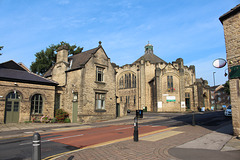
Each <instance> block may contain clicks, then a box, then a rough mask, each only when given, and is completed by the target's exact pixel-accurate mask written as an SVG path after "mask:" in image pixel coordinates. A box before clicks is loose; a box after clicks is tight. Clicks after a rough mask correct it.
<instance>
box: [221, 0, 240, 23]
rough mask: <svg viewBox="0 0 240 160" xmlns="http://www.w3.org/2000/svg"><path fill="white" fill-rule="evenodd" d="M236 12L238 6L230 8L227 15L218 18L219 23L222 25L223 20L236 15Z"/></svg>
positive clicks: (238, 8)
mask: <svg viewBox="0 0 240 160" xmlns="http://www.w3.org/2000/svg"><path fill="white" fill-rule="evenodd" d="M238 12H240V4H238V5H237V6H235V7H234V8H232V9H231V10H230V11H228V12H227V13H225V14H223V15H222V16H221V17H219V20H220V21H221V23H223V21H224V20H226V19H227V18H229V17H231V16H233V15H235V14H237V13H238Z"/></svg>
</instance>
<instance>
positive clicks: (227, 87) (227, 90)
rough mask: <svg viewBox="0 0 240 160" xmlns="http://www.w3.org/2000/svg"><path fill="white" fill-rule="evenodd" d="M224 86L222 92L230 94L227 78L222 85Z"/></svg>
mask: <svg viewBox="0 0 240 160" xmlns="http://www.w3.org/2000/svg"><path fill="white" fill-rule="evenodd" d="M223 86H224V88H223V89H224V92H225V93H226V94H227V95H230V89H229V80H228V81H226V83H225V84H224V85H223Z"/></svg>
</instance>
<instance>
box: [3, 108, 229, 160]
mask: <svg viewBox="0 0 240 160" xmlns="http://www.w3.org/2000/svg"><path fill="white" fill-rule="evenodd" d="M194 117H195V120H196V122H195V123H196V125H201V126H203V127H206V128H208V129H212V130H215V129H217V127H218V126H219V125H221V124H223V123H225V122H227V121H230V120H231V119H230V118H227V117H224V116H223V112H209V113H205V114H202V113H197V114H194ZM187 124H192V114H184V113H145V115H144V118H143V119H140V120H139V135H140V136H144V135H150V134H154V133H156V132H162V131H164V130H171V128H172V127H178V126H183V125H187ZM91 125H92V126H93V128H86V129H77V127H73V129H72V130H64V128H63V129H62V130H59V131H56V130H55V131H54V132H51V133H42V134H41V138H42V139H41V142H42V143H41V148H42V150H41V151H42V158H46V157H50V156H52V155H56V154H59V153H63V152H68V151H72V150H77V149H82V148H91V147H96V146H101V145H105V144H109V143H115V142H118V141H123V140H127V139H133V120H132V119H125V120H121V121H109V122H108V121H106V122H101V123H95V124H91ZM140 140H141V139H140ZM31 152H32V137H20V138H14V139H5V140H0V159H4V160H6V159H7V160H15V159H16V160H20V159H31Z"/></svg>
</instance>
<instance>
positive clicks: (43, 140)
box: [19, 134, 84, 146]
mask: <svg viewBox="0 0 240 160" xmlns="http://www.w3.org/2000/svg"><path fill="white" fill-rule="evenodd" d="M83 135H84V134H79V135H73V136H67V137H61V138H53V139H48V140H43V141H41V143H44V142H49V141H54V140H59V139H66V138H72V137H80V136H83ZM28 144H32V142H27V143H21V144H19V145H20V146H23V145H28Z"/></svg>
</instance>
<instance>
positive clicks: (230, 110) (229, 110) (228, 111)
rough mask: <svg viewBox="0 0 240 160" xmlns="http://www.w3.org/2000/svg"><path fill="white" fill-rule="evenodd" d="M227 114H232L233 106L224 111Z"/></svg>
mask: <svg viewBox="0 0 240 160" xmlns="http://www.w3.org/2000/svg"><path fill="white" fill-rule="evenodd" d="M224 115H225V116H232V106H231V105H229V106H228V107H227V109H226V110H225V111H224Z"/></svg>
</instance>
